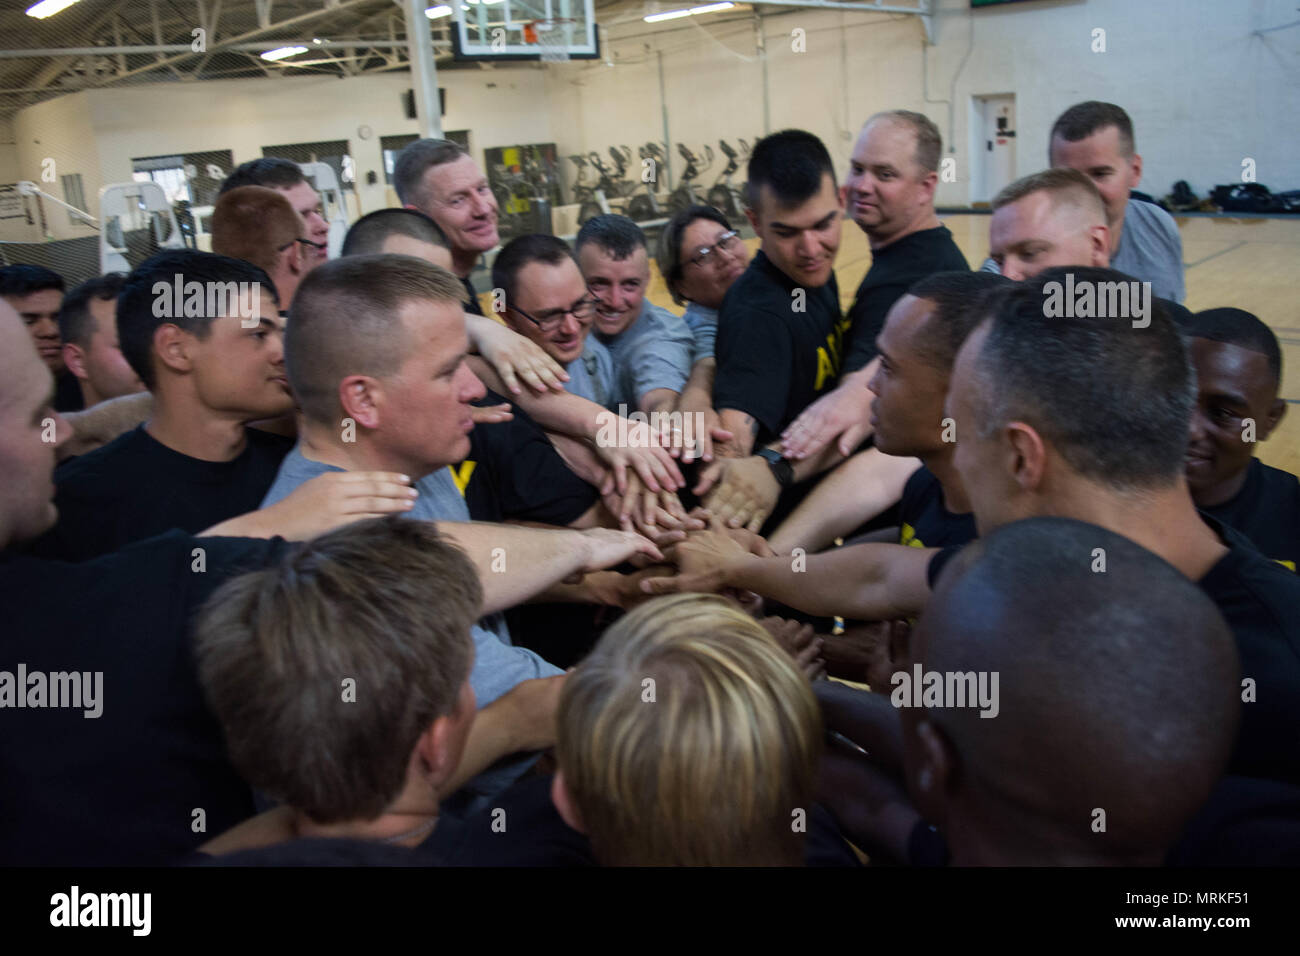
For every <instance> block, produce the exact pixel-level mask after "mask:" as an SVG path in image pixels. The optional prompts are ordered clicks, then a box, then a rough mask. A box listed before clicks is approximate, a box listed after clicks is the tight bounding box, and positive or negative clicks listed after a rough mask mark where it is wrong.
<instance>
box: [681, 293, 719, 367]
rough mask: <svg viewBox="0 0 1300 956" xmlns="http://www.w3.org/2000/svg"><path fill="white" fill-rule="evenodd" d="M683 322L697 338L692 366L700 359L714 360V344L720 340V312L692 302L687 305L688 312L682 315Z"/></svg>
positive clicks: (692, 356) (692, 354) (692, 355)
mask: <svg viewBox="0 0 1300 956" xmlns="http://www.w3.org/2000/svg"><path fill="white" fill-rule="evenodd" d="M682 321H684V322H685V323H686V326H687V328H689V329H690V330H691V334H692V335H693V336H695V349H694V351H693V352H692V353H691V364H692V365H694V364H695V363H696V362H698V361H699V360H700V359H706V358H713V357H714V354H713V352H714V347H713V343H714V342H715V341H716V340H717V338H718V310H717V309H710V308H709V307H708V306H706V305H700V304H699V303H698V302H690V303H687V305H686V311H685V312H683V313H682Z"/></svg>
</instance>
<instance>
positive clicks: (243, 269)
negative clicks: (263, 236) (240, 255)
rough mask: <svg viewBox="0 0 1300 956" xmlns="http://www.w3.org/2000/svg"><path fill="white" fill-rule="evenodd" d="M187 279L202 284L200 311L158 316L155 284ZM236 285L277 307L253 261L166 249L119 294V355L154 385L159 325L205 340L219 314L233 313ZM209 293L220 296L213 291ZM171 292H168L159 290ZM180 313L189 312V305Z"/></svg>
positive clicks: (268, 279) (141, 268) (183, 283)
mask: <svg viewBox="0 0 1300 956" xmlns="http://www.w3.org/2000/svg"><path fill="white" fill-rule="evenodd" d="M191 282H198V283H202V285H203V287H204V289H205V290H207V291H206V293H205V295H204V296H203V299H204V308H203V310H201V314H199V315H189V314H181V315H177V314H175V311H176V310H174V309H172V310H163V311H165V312H170V313H171V314H168V315H165V316H164V317H160V316H159V315H158V314H157V310H156V309H155V306H156V305H157V304H158V295H159V293H155V292H154V287H155V286H156V285H163V286H168V287H170V286H173V284H180V285H181V286H182V287H184V286H186V285H188V284H189V283H191ZM240 283H244V284H247V285H248V286H251V287H252V288H254V289H257V290H259V291H261V292H265V293H267V294H268V295H270V296H271V298H272V299H273V300H275V303H276V305H279V304H280V296H279V293H278V292H276V289H275V283H274V282H272V281H271V277H270V276H268V275H267V274H266V273H265V272H264V271H263V270H262V269H260V268H258V267H257V266H255V265H253V264H252V263H250V262H245V261H244V260H243V259H232V258H231V257H230V256H219V255H216V254H215V253H211V252H198V251H196V250H194V249H167V250H165V251H163V252H160V253H158V254H157V255H154V256H150V257H149V258H148V259H146V260H145V261H144V262H142V263H140V264H139V265H138V266H136V267H135V268H134V269H132V270H131V272H130V273H129V274H128V275H127V277H126V281H125V283H124V284H123V286H122V292H121V294H120V295H119V296H118V297H117V338H118V343H119V344H120V345H121V348H122V355H123V357H124V358H125V359H126V361H127V363H128V364H129V365H130V366H131V370H132V371H133V372H135V374H136V375H138V376H140V381H142V382H144V384H145V387H146V388H150V389H152V388H153V387H154V386H155V385H156V384H157V376H156V375H154V368H153V337H154V332H156V331H157V330H158V327H159V326H160V325H176V326H179V327H180V328H182V329H184V330H185V331H186V332H189V333H190V334H191V335H194V336H196V337H197V338H200V339H203V338H206V337H207V335H208V333H209V332H210V331H211V330H212V323H213V322H214V321H215V320H217V319H219V318H221V317H222V314H226V315H234V314H235V312H234V311H233V310H232V309H230V308H229V305H230V304H231V303H232V302H233V301H237V298H235V296H236V292H235V290H236V288H237V286H238V285H239V284H240ZM213 291H216V292H217V293H219V294H218V295H213V294H212V292H213ZM170 294H171V293H170V291H167V292H162V293H161V295H170ZM187 302H188V299H187ZM223 302H224V303H225V304H226V305H227V307H228V308H227V311H226V312H225V313H220V306H221V304H222V303H223ZM208 305H213V306H214V307H216V308H217V309H218V311H217V312H212V311H208V309H207V306H208ZM184 311H186V312H188V309H187V310H184ZM219 313H220V314H219Z"/></svg>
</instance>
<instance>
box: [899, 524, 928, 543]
mask: <svg viewBox="0 0 1300 956" xmlns="http://www.w3.org/2000/svg"><path fill="white" fill-rule="evenodd" d="M898 543H899V544H905V545H907V546H908V547H909V548H924V547H925V542H924V541H922V540H921V539H920V538H918V537H917V536H916V529H915V528H913V527H912V526H911V525H910V524H908V523H907V522H906V521H904V522H903V526H902V528H900V529H899V532H898Z"/></svg>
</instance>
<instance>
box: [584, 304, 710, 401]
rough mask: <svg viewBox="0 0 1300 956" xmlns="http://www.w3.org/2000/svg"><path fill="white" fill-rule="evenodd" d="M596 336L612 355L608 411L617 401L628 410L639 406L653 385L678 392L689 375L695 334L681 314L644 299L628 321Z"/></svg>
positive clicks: (654, 387)
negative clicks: (610, 333) (620, 327)
mask: <svg viewBox="0 0 1300 956" xmlns="http://www.w3.org/2000/svg"><path fill="white" fill-rule="evenodd" d="M600 340H601V342H603V343H604V345H605V347H606V348H607V349H609V354H610V356H611V357H613V359H614V376H615V378H614V392H613V394H612V395H610V397H609V400H608V401H607V402H606V403H605V407H606V408H608V409H610V410H611V411H618V406H619V405H620V404H622V405H626V406H627V408H628V409H629V410H634V409H636V408H638V407H640V404H641V398H642V396H644V395H645V394H646V393H647V392H652V391H654V390H655V389H656V388H667V389H672V390H673V391H674V392H680V391H681V390H682V388H683V387H685V385H686V380H687V378H689V377H690V374H691V352H692V351H693V350H694V348H695V336H693V335H692V334H691V330H690V329H689V328H687V327H686V323H685V322H683V321H682V318H681V316H679V315H674V314H673V313H671V312H669V311H668V310H667V309H661V308H660V307H659V306H657V305H651V304H650V301H649V300H648V299H646V300H643V301H642V303H641V314H640V315H638V316H637V317H636V320H635V321H634V322H633V323H632V324H631V325H629V326H628V327H627V328H626V329H624V330H623V331H622V332H620V333H619V334H618V335H615V336H613V337H612V338H610V337H606V336H601V337H600Z"/></svg>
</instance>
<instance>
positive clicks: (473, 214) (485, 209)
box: [393, 139, 501, 315]
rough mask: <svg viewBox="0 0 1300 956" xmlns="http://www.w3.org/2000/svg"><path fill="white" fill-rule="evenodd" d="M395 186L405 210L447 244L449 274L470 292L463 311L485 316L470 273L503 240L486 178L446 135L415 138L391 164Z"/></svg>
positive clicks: (469, 157)
mask: <svg viewBox="0 0 1300 956" xmlns="http://www.w3.org/2000/svg"><path fill="white" fill-rule="evenodd" d="M393 188H394V189H395V190H397V199H398V202H400V203H401V204H402V205H403V206H405V207H406V208H407V209H418V210H419V211H420V212H422V213H424V214H425V215H426V216H428V217H429V218H430V219H432V220H433V221H434V222H436V223H437V224H438V227H439V228H440V229H442V231H443V232H444V233H446V235H447V240H448V242H449V243H450V244H451V262H452V268H451V271H452V274H454V275H455V276H456V278H458V279H460V281H461V284H462V285H464V286H465V290H466V291H467V292H468V293H469V301H470V305H469V307H468V309H467V311H469V312H472V313H474V314H476V315H482V314H483V308H482V306H481V305H480V304H479V301H478V293H477V292H475V291H474V285H473V283H471V282H470V280H469V276H470V273H471V272H473V271H474V267H475V266H476V265H478V261H479V259H481V258H482V257H483V253H485V252H487V251H489V250H491V249H495V248H496V246H497V243H498V242H500V241H501V237H500V235H499V234H498V233H497V200H496V197H495V196H494V195H493V194H492V187H491V186H490V185H489V184H488V180H487V177H486V176H485V175H483V171H482V170H481V169H479V167H478V163H476V162H474V157H472V156H471V155H470V154H469V153H468V152H466V151H465V148H464V147H463V146H461V145H460V144H459V143H454V142H452V141H451V140H448V139H417V140H416V141H415V142H414V143H409V144H407V145H406V146H404V147H403V148H402V150H401V152H399V153H398V154H397V159H396V160H395V161H394V163H393Z"/></svg>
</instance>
